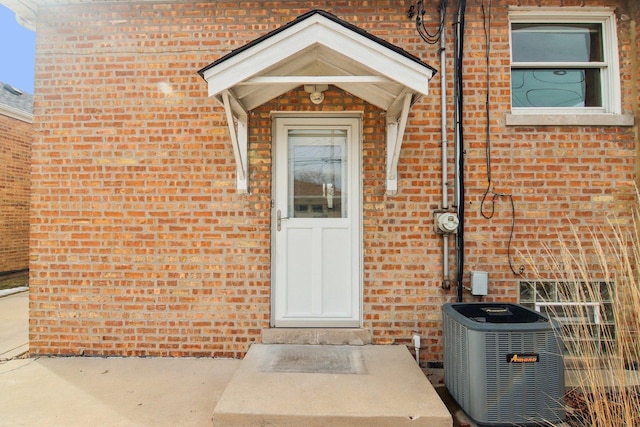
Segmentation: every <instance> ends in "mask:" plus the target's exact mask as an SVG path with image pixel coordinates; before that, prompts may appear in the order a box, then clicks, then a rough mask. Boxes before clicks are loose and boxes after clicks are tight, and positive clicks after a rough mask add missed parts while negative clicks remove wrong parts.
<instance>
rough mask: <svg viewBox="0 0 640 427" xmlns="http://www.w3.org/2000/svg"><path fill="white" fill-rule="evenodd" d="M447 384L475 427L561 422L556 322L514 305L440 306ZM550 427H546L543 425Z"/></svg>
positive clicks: (560, 362) (561, 372) (561, 381)
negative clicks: (441, 310)
mask: <svg viewBox="0 0 640 427" xmlns="http://www.w3.org/2000/svg"><path fill="white" fill-rule="evenodd" d="M443 327H444V373H445V385H446V386H447V389H448V390H449V393H451V395H452V396H453V398H454V399H455V400H456V401H457V402H458V404H459V405H460V407H461V408H462V409H463V410H464V411H465V412H466V413H467V414H468V415H469V416H470V417H471V418H472V419H473V420H474V421H476V422H477V423H478V424H481V425H492V426H513V425H514V424H515V425H540V424H543V423H554V422H559V421H562V420H564V418H565V411H564V400H563V396H564V364H563V360H562V343H561V342H560V341H559V338H558V337H559V332H558V330H557V324H556V323H555V322H553V321H550V320H549V319H548V318H546V317H545V316H542V315H541V314H539V313H536V312H534V311H533V310H529V309H527V308H525V307H522V306H519V305H516V304H497V303H466V304H465V303H458V304H446V305H445V306H443ZM547 425H548V424H547Z"/></svg>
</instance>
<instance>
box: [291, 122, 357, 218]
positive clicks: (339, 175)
mask: <svg viewBox="0 0 640 427" xmlns="http://www.w3.org/2000/svg"><path fill="white" fill-rule="evenodd" d="M346 148H347V132H346V131H345V130H341V129H302V130H290V131H289V212H290V215H292V216H293V217H295V218H346V217H347V191H346V188H347V172H346V171H347V149H346ZM292 190H293V191H292Z"/></svg>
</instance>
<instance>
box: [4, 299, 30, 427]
mask: <svg viewBox="0 0 640 427" xmlns="http://www.w3.org/2000/svg"><path fill="white" fill-rule="evenodd" d="M28 350H29V292H19V293H13V294H9V295H6V296H2V297H0V362H1V361H3V360H7V359H11V358H14V357H17V356H19V355H21V354H23V353H26V352H27V351H28ZM0 422H1V421H0Z"/></svg>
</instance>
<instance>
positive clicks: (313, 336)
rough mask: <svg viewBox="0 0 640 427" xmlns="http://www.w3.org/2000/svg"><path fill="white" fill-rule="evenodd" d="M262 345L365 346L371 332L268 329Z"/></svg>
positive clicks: (357, 329) (263, 332) (327, 329)
mask: <svg viewBox="0 0 640 427" xmlns="http://www.w3.org/2000/svg"><path fill="white" fill-rule="evenodd" d="M262 343H263V344H317V345H367V344H371V331H370V330H369V329H360V328H269V329H263V330H262Z"/></svg>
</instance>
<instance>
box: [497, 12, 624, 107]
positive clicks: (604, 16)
mask: <svg viewBox="0 0 640 427" xmlns="http://www.w3.org/2000/svg"><path fill="white" fill-rule="evenodd" d="M509 19H510V30H511V32H510V35H511V106H512V113H514V114H589V113H592V114H620V112H621V106H620V74H619V67H618V43H617V38H616V28H615V16H614V14H613V12H612V11H609V10H601V9H593V8H580V9H576V8H561V9H543V10H540V8H536V9H523V10H511V11H510V13H509Z"/></svg>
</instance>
